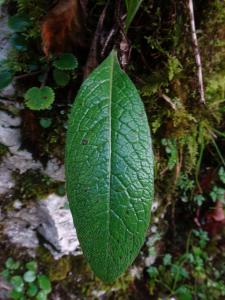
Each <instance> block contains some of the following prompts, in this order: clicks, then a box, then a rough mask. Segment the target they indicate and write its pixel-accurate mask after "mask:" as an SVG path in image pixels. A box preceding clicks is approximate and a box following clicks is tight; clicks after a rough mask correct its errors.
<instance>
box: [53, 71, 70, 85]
mask: <svg viewBox="0 0 225 300" xmlns="http://www.w3.org/2000/svg"><path fill="white" fill-rule="evenodd" d="M53 78H54V80H55V82H56V84H57V85H59V86H62V87H64V86H66V85H67V84H68V83H69V82H70V75H69V74H68V73H66V72H64V71H61V70H58V69H55V70H54V71H53Z"/></svg>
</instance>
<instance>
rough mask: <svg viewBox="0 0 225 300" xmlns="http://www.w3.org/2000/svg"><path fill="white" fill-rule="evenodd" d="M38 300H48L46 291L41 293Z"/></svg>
mask: <svg viewBox="0 0 225 300" xmlns="http://www.w3.org/2000/svg"><path fill="white" fill-rule="evenodd" d="M36 299H37V300H47V294H46V293H45V292H44V291H40V292H39V293H38V294H37V296H36Z"/></svg>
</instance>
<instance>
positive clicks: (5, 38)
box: [0, 6, 15, 96]
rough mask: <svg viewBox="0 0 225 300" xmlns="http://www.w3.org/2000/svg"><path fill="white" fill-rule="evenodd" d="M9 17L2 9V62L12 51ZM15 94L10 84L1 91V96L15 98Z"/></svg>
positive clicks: (0, 55) (0, 37)
mask: <svg viewBox="0 0 225 300" xmlns="http://www.w3.org/2000/svg"><path fill="white" fill-rule="evenodd" d="M7 23H8V15H7V13H6V11H5V9H4V7H2V6H1V7H0V28H1V30H0V61H2V60H4V59H6V58H7V56H8V54H9V50H10V49H11V44H10V38H11V35H12V32H11V30H10V29H9V27H8V25H7ZM14 94H15V88H14V86H13V84H10V85H9V86H8V87H6V88H5V89H3V90H2V91H1V95H4V96H13V95H14Z"/></svg>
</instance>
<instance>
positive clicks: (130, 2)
mask: <svg viewBox="0 0 225 300" xmlns="http://www.w3.org/2000/svg"><path fill="white" fill-rule="evenodd" d="M142 1H143V0H125V2H126V7H127V18H126V21H125V23H126V30H127V29H128V28H129V26H130V24H131V22H132V21H133V19H134V17H135V15H136V13H137V11H138V9H139V7H140V5H141V3H142Z"/></svg>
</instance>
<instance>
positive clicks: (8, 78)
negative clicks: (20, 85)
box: [0, 70, 13, 90]
mask: <svg viewBox="0 0 225 300" xmlns="http://www.w3.org/2000/svg"><path fill="white" fill-rule="evenodd" d="M12 80H13V76H12V73H11V72H10V71H8V70H3V71H0V90H2V89H4V88H5V87H7V86H8V85H9V84H10V83H11V82H12Z"/></svg>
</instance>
